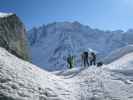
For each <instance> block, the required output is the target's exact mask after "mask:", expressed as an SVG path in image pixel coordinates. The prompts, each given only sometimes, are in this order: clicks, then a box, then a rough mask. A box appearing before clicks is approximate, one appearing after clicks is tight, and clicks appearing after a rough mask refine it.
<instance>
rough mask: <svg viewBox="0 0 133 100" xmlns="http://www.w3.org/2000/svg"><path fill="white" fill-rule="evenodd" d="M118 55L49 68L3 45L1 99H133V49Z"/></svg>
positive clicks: (0, 73) (1, 56)
mask: <svg viewBox="0 0 133 100" xmlns="http://www.w3.org/2000/svg"><path fill="white" fill-rule="evenodd" d="M128 48H132V46H129V47H128ZM125 50H126V51H128V49H124V51H125ZM120 51H121V52H123V50H122V49H121V50H120ZM120 54H122V53H120ZM115 56H116V55H115ZM117 58H118V59H115V60H113V61H112V62H111V63H109V64H107V65H103V66H102V67H96V66H91V67H88V68H82V67H77V68H73V69H69V70H60V71H55V72H48V71H46V70H44V69H41V68H39V67H38V66H36V65H33V64H31V63H29V62H27V61H24V60H21V59H20V58H17V57H16V56H14V55H12V54H10V53H9V52H8V51H6V50H5V49H3V48H0V100H133V68H132V66H133V52H127V53H125V54H124V55H122V56H119V55H118V57H117Z"/></svg>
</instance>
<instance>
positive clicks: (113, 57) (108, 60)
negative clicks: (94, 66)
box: [102, 45, 133, 64]
mask: <svg viewBox="0 0 133 100" xmlns="http://www.w3.org/2000/svg"><path fill="white" fill-rule="evenodd" d="M130 52H133V45H127V46H124V47H122V48H119V49H117V50H115V51H113V52H112V53H110V54H109V55H108V56H107V57H105V58H104V59H103V60H102V61H103V63H104V64H109V63H111V62H113V61H115V60H117V59H119V58H121V57H122V56H124V55H126V54H128V53H130ZM129 59H130V58H129Z"/></svg>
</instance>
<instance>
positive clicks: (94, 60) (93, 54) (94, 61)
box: [90, 52, 96, 65]
mask: <svg viewBox="0 0 133 100" xmlns="http://www.w3.org/2000/svg"><path fill="white" fill-rule="evenodd" d="M91 56H92V59H91V60H90V65H96V54H95V53H94V52H91Z"/></svg>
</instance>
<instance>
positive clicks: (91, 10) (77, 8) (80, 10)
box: [0, 0, 133, 30]
mask: <svg viewBox="0 0 133 100" xmlns="http://www.w3.org/2000/svg"><path fill="white" fill-rule="evenodd" d="M0 12H14V13H16V14H17V15H18V16H19V17H20V18H21V19H22V21H23V22H24V24H25V26H26V27H27V28H31V27H33V26H40V25H42V24H47V23H50V22H54V21H79V22H81V23H82V24H86V25H89V26H91V27H93V28H99V29H104V30H107V29H109V30H116V29H123V30H127V29H129V28H133V0H0Z"/></svg>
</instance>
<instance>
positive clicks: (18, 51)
mask: <svg viewBox="0 0 133 100" xmlns="http://www.w3.org/2000/svg"><path fill="white" fill-rule="evenodd" d="M25 33H26V30H25V27H24V25H23V23H22V22H21V20H20V19H19V18H18V17H17V16H16V14H12V13H10V14H6V13H0V46H1V47H4V48H5V49H7V50H8V51H9V52H10V53H12V54H14V55H16V56H17V57H19V58H22V59H24V60H28V61H29V60H30V58H29V54H28V49H27V39H26V35H25Z"/></svg>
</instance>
